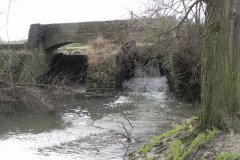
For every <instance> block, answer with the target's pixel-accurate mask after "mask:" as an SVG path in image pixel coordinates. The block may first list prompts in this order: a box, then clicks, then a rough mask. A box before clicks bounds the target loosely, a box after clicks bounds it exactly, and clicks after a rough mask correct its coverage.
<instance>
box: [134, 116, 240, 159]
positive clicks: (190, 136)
mask: <svg viewBox="0 0 240 160" xmlns="http://www.w3.org/2000/svg"><path fill="white" fill-rule="evenodd" d="M197 126H198V122H197V119H196V118H193V119H190V120H188V121H187V122H186V123H184V124H182V125H179V126H177V127H175V128H174V129H172V130H169V131H167V132H164V133H163V134H160V135H158V136H155V137H153V138H152V139H151V140H150V142H149V143H147V144H145V145H143V146H141V147H140V148H139V150H138V151H136V152H133V153H130V154H129V159H130V160H143V159H146V160H192V159H194V160H235V159H236V160H238V159H240V154H239V153H240V134H231V133H229V132H226V131H220V130H218V129H213V130H207V131H205V132H202V131H201V130H199V129H198V127H197Z"/></svg>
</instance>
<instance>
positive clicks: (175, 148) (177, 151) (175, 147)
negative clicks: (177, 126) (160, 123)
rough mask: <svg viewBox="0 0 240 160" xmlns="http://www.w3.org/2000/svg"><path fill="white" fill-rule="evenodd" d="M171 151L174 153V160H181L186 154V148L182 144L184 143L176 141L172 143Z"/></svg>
mask: <svg viewBox="0 0 240 160" xmlns="http://www.w3.org/2000/svg"><path fill="white" fill-rule="evenodd" d="M171 150H172V152H173V155H172V159H173V160H181V156H182V155H183V154H184V152H185V148H184V146H183V144H182V141H180V140H175V141H173V142H172V143H171Z"/></svg>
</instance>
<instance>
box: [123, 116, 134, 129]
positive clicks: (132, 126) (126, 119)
mask: <svg viewBox="0 0 240 160" xmlns="http://www.w3.org/2000/svg"><path fill="white" fill-rule="evenodd" d="M122 115H123V116H124V117H125V119H126V120H127V121H128V123H129V125H130V126H131V127H132V129H133V125H132V123H131V122H130V120H129V119H128V118H127V116H126V115H125V113H123V112H122Z"/></svg>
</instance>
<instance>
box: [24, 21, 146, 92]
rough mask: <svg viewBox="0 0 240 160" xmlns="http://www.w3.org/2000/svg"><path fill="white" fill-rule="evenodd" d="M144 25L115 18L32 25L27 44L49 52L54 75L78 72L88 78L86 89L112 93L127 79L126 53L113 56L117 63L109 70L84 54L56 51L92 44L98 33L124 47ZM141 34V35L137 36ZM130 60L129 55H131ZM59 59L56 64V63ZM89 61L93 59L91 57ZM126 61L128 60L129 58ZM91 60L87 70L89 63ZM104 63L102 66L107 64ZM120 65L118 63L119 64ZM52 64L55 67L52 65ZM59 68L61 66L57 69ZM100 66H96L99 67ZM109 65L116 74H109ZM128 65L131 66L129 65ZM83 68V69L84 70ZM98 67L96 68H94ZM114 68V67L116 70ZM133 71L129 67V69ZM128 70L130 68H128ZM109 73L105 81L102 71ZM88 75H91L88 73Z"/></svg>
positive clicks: (104, 73)
mask: <svg viewBox="0 0 240 160" xmlns="http://www.w3.org/2000/svg"><path fill="white" fill-rule="evenodd" d="M142 30H143V27H139V23H137V21H135V20H115V21H97V22H82V23H60V24H44V25H42V24H32V25H31V26H30V29H29V34H28V42H27V44H26V46H27V48H29V49H33V50H34V49H40V53H39V54H42V53H43V54H46V55H47V57H48V58H47V59H46V60H47V61H48V63H49V65H50V68H52V70H51V71H52V72H51V73H50V74H54V72H58V73H61V72H62V71H70V72H73V71H74V73H73V74H74V76H75V77H76V76H77V75H81V74H82V76H81V77H80V78H78V79H81V78H83V77H86V90H87V91H89V92H109V91H117V90H119V89H121V85H122V80H123V76H122V75H123V74H124V73H123V72H124V71H123V70H124V69H123V68H124V65H123V63H124V62H123V61H124V60H123V56H121V55H122V54H121V53H120V52H121V50H118V51H117V52H119V53H120V54H117V55H115V56H113V57H112V59H111V61H112V62H114V64H112V66H111V65H110V66H105V68H107V69H105V70H100V69H99V68H97V69H95V70H94V69H93V68H94V67H93V66H91V64H90V63H88V62H86V59H85V58H84V57H83V56H82V57H81V55H79V57H76V55H75V57H71V56H74V55H60V56H58V55H56V56H57V57H56V56H55V55H54V54H48V53H53V51H54V50H56V49H58V48H60V47H61V46H64V45H67V44H71V43H82V44H88V42H89V41H91V40H94V39H96V38H97V37H98V36H103V37H104V38H105V39H108V40H110V41H111V42H112V43H114V44H116V45H119V46H121V45H122V44H124V43H125V42H127V41H129V40H136V37H139V35H141V34H140V33H142ZM135 35H137V36H135ZM128 59H129V58H128ZM55 61H56V63H55ZM88 61H89V59H88ZM125 61H126V60H125ZM86 63H87V69H86V67H85V66H86V65H85V64H86ZM104 63H105V62H102V64H100V65H99V66H104ZM116 65H117V66H116ZM51 66H52V67H51ZM56 67H57V68H56ZM95 68H96V67H95ZM109 68H119V69H117V70H116V69H115V70H116V71H114V73H112V74H111V75H110V74H109V72H110V71H109ZM125 68H128V67H125ZM80 70H83V71H80ZM93 70H94V71H93ZM112 70H113V69H112ZM128 70H129V69H128ZM126 72H128V71H126ZM100 73H101V75H108V79H107V80H104V81H103V80H102V79H101V78H99V76H96V75H98V74H100ZM85 74H87V76H85Z"/></svg>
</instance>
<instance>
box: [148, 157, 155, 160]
mask: <svg viewBox="0 0 240 160" xmlns="http://www.w3.org/2000/svg"><path fill="white" fill-rule="evenodd" d="M148 160H157V157H150V158H148Z"/></svg>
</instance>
